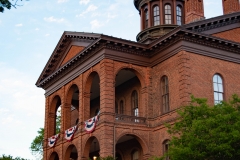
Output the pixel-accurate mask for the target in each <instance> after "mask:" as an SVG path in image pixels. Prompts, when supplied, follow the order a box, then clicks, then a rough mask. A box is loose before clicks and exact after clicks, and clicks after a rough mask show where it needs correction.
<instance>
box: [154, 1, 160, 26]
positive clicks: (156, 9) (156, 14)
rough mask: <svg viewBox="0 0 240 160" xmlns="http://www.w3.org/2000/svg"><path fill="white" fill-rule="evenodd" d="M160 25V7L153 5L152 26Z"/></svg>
mask: <svg viewBox="0 0 240 160" xmlns="http://www.w3.org/2000/svg"><path fill="white" fill-rule="evenodd" d="M157 25H160V8H159V6H158V5H154V6H153V26H157Z"/></svg>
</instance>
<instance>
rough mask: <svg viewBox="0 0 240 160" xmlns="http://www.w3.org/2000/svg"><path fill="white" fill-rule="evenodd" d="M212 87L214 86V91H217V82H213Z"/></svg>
mask: <svg viewBox="0 0 240 160" xmlns="http://www.w3.org/2000/svg"><path fill="white" fill-rule="evenodd" d="M213 88H214V91H218V85H217V83H213Z"/></svg>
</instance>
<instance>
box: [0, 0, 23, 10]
mask: <svg viewBox="0 0 240 160" xmlns="http://www.w3.org/2000/svg"><path fill="white" fill-rule="evenodd" d="M20 1H22V0H20ZM17 2H18V0H11V1H10V0H0V12H4V9H11V8H12V7H14V8H16V7H17V6H21V5H19V4H18V3H17Z"/></svg>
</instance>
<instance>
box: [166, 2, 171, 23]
mask: <svg viewBox="0 0 240 160" xmlns="http://www.w3.org/2000/svg"><path fill="white" fill-rule="evenodd" d="M171 12H172V11H171V6H170V4H166V5H165V24H172V13H171Z"/></svg>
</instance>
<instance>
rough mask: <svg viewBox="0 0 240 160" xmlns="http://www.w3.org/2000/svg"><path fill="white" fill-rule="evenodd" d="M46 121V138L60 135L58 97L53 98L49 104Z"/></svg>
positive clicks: (59, 100)
mask: <svg viewBox="0 0 240 160" xmlns="http://www.w3.org/2000/svg"><path fill="white" fill-rule="evenodd" d="M48 120H49V121H48V137H51V136H53V135H55V134H58V133H60V130H61V99H60V97H59V96H55V97H54V98H53V100H52V102H51V105H50V112H49V116H48Z"/></svg>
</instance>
